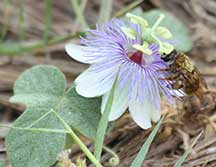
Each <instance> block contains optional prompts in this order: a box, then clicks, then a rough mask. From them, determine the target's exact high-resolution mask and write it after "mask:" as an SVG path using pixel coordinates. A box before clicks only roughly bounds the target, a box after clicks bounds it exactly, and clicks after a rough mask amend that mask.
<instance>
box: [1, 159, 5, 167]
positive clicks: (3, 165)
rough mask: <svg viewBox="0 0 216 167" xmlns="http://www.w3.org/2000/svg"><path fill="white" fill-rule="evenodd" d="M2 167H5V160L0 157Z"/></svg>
mask: <svg viewBox="0 0 216 167" xmlns="http://www.w3.org/2000/svg"><path fill="white" fill-rule="evenodd" d="M0 167H5V164H4V162H3V160H1V159H0Z"/></svg>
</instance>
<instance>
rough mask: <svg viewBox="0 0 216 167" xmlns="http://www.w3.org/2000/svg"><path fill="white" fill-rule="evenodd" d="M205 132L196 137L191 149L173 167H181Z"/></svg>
mask: <svg viewBox="0 0 216 167" xmlns="http://www.w3.org/2000/svg"><path fill="white" fill-rule="evenodd" d="M202 133H203V131H202V132H201V133H200V134H199V135H198V136H197V137H196V139H195V140H194V142H193V143H192V144H191V145H190V147H189V148H188V149H187V150H186V151H185V152H184V154H183V155H182V156H181V157H180V158H179V160H178V161H177V162H176V163H175V165H174V166H173V167H181V166H182V164H183V162H184V161H185V159H186V158H187V156H188V155H189V154H190V152H191V150H192V148H193V147H194V145H195V144H196V143H197V141H198V139H199V138H200V137H201V135H202Z"/></svg>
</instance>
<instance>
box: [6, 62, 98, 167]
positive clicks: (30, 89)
mask: <svg viewBox="0 0 216 167" xmlns="http://www.w3.org/2000/svg"><path fill="white" fill-rule="evenodd" d="M14 94H15V95H14V96H13V97H12V98H11V99H10V101H11V102H14V103H23V104H25V105H26V106H27V109H26V111H25V112H24V114H22V115H21V117H20V118H18V119H17V120H16V121H15V122H14V126H17V127H27V126H29V125H31V124H32V123H33V122H35V121H37V120H38V119H39V118H40V117H42V116H43V115H45V114H46V113H48V112H49V111H50V110H51V109H54V110H55V111H57V112H58V113H59V115H60V116H61V117H62V118H63V119H64V120H65V121H66V123H67V124H68V125H70V126H71V127H72V128H74V129H75V130H77V131H78V132H80V133H81V134H83V135H84V136H87V137H88V138H90V139H94V137H95V136H96V130H97V125H98V122H99V119H100V112H99V111H100V103H101V99H100V98H92V99H86V98H83V97H81V96H79V95H78V94H77V93H76V91H75V88H71V89H70V90H69V91H67V92H66V80H65V77H64V75H63V74H62V73H61V72H60V71H59V70H58V69H57V68H55V67H52V66H42V65H41V66H35V67H33V68H31V69H29V70H27V71H25V72H24V73H23V74H21V76H20V77H19V78H18V79H17V81H16V83H15V86H14ZM33 127H34V128H48V129H64V127H63V125H62V123H61V122H60V121H59V120H58V119H57V118H56V116H55V115H53V114H51V113H50V114H48V115H47V116H46V117H44V118H43V119H41V120H40V121H39V122H37V123H36V124H34V125H33ZM65 136H66V135H65V134H56V133H44V132H33V131H23V130H17V129H11V130H10V132H9V134H8V135H7V137H6V146H7V151H8V155H9V159H10V161H11V163H12V164H13V165H15V166H16V167H23V166H25V167H34V166H35V167H36V166H37V167H40V166H41V167H49V166H51V165H52V164H53V163H55V161H56V157H57V155H58V153H59V152H60V151H61V150H63V148H64V145H65V140H66V137H65ZM41 155H43V156H41Z"/></svg>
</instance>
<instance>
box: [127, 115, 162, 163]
mask: <svg viewBox="0 0 216 167" xmlns="http://www.w3.org/2000/svg"><path fill="white" fill-rule="evenodd" d="M162 121H163V118H161V120H160V121H159V122H158V123H157V125H156V126H155V128H154V129H153V131H152V132H151V134H150V135H149V137H148V138H147V140H146V141H145V143H144V144H143V146H142V148H141V149H140V151H139V153H138V154H137V156H136V158H135V159H134V160H133V162H132V164H131V166H130V167H141V166H142V164H143V161H144V159H145V157H146V155H147V153H148V150H149V148H150V146H151V143H152V141H153V140H154V137H155V136H156V134H157V132H158V130H159V128H160V126H161V123H162Z"/></svg>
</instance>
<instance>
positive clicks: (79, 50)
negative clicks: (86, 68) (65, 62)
mask: <svg viewBox="0 0 216 167" xmlns="http://www.w3.org/2000/svg"><path fill="white" fill-rule="evenodd" d="M84 48H85V46H80V45H74V44H66V45H65V50H66V52H67V53H68V54H69V56H70V57H72V58H73V59H75V60H76V61H79V62H81V63H87V64H89V63H91V62H90V61H89V58H88V56H86V55H85V51H84Z"/></svg>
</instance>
